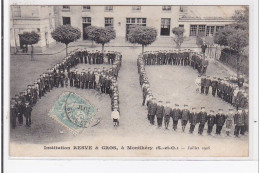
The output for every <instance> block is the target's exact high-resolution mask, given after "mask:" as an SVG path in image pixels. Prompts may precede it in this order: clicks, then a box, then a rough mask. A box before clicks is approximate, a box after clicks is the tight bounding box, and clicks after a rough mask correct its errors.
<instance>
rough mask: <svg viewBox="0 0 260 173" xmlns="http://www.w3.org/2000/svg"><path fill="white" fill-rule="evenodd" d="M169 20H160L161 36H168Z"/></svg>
mask: <svg viewBox="0 0 260 173" xmlns="http://www.w3.org/2000/svg"><path fill="white" fill-rule="evenodd" d="M170 27H171V19H169V18H162V19H161V35H165V36H166V35H170Z"/></svg>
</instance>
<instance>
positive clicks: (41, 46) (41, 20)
mask: <svg viewBox="0 0 260 173" xmlns="http://www.w3.org/2000/svg"><path fill="white" fill-rule="evenodd" d="M10 8H11V10H10V11H11V14H10V44H11V45H10V46H11V52H17V51H18V52H19V51H22V48H23V45H24V44H23V43H22V42H21V41H20V39H19V34H22V33H23V32H31V31H35V32H37V33H38V34H39V35H40V41H39V42H38V43H37V44H35V45H34V48H35V51H36V52H42V51H44V50H45V49H46V48H48V47H49V46H50V45H52V44H54V43H55V41H54V40H53V39H52V37H51V32H52V30H53V29H54V28H55V16H54V7H53V6H11V7H10ZM28 49H29V50H28V51H30V46H29V47H28Z"/></svg>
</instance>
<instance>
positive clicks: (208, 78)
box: [205, 76, 211, 95]
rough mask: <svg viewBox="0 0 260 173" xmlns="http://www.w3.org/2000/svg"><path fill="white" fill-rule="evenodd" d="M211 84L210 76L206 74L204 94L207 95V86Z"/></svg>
mask: <svg viewBox="0 0 260 173" xmlns="http://www.w3.org/2000/svg"><path fill="white" fill-rule="evenodd" d="M210 86H211V80H210V77H209V76H207V78H206V80H205V93H206V95H208V93H209V87H210Z"/></svg>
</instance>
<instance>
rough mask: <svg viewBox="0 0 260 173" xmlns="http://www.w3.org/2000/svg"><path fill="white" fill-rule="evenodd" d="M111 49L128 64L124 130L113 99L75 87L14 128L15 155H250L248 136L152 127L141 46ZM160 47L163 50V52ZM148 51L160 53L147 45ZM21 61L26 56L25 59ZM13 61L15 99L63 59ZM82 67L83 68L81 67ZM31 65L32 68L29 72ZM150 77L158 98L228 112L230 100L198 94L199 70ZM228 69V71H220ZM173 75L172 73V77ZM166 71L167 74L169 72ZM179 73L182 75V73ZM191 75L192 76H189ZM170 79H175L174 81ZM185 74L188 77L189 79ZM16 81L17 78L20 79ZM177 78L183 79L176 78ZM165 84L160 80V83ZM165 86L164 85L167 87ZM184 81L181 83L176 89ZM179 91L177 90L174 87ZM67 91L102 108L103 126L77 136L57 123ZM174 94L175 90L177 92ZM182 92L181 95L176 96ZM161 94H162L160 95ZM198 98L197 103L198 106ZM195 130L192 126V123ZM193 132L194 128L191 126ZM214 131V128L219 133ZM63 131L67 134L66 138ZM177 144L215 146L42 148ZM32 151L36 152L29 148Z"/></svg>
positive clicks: (155, 71)
mask: <svg viewBox="0 0 260 173" xmlns="http://www.w3.org/2000/svg"><path fill="white" fill-rule="evenodd" d="M105 49H106V50H116V51H120V52H122V55H123V62H122V67H121V69H120V72H119V78H118V85H119V96H120V100H119V101H120V116H121V117H120V126H119V127H118V128H114V127H113V125H112V121H111V119H110V113H111V111H110V98H109V96H107V95H99V94H97V92H96V91H94V90H82V89H75V88H59V89H55V90H53V91H51V93H48V94H47V95H46V97H43V98H42V99H41V100H40V101H39V102H38V103H37V105H36V106H35V107H34V108H33V112H32V121H33V124H32V127H31V128H26V127H24V126H19V127H18V128H17V129H15V130H11V134H10V138H11V145H10V148H11V150H10V151H11V152H10V154H11V155H12V156H24V155H25V153H23V152H21V151H23V150H26V151H28V152H27V153H26V155H27V156H161V157H163V156H168V157H169V156H171V157H175V156H176V157H188V156H247V154H248V137H247V136H242V137H240V138H234V137H229V138H228V137H225V135H224V134H223V135H221V136H216V137H214V135H213V136H207V135H205V134H204V135H203V136H199V135H198V134H197V127H196V129H195V133H194V135H190V134H188V129H186V132H185V133H182V132H181V131H180V127H178V131H177V132H174V131H173V130H164V129H158V128H157V127H156V126H151V125H150V124H149V123H148V121H147V118H146V115H147V110H146V108H145V107H144V106H142V105H141V103H142V93H141V88H140V85H139V77H138V73H137V68H136V59H137V55H138V54H139V53H140V52H141V48H139V47H137V48H132V47H130V48H117V47H113V48H105ZM158 49H160V48H158ZM146 50H156V48H154V47H153V48H149V47H147V48H146ZM20 58H21V57H20ZM20 58H18V57H14V58H13V57H11V95H14V94H15V93H16V92H17V91H20V90H21V89H22V88H23V87H25V86H26V85H27V83H29V82H30V81H33V80H34V79H36V78H37V76H38V75H39V74H41V73H42V72H43V71H44V70H45V69H47V68H48V67H49V66H50V65H51V64H53V63H54V62H57V61H59V60H60V59H61V58H62V56H61V55H60V57H59V56H57V55H56V56H55V58H53V57H52V56H49V57H48V56H46V57H43V56H41V58H40V57H37V61H35V62H29V57H28V58H26V59H20ZM80 66H81V65H80ZM28 67H29V68H28ZM210 68H212V71H211V70H208V74H215V75H226V74H224V72H223V73H222V72H221V73H218V70H219V69H218V67H217V66H216V65H214V63H210V66H209V69H210ZM146 69H147V72H148V77H149V80H150V81H151V87H152V90H153V92H154V94H157V97H161V98H162V95H164V96H165V97H167V98H168V99H172V100H173V102H176V103H182V102H183V103H184V102H189V103H190V104H192V103H193V104H194V106H199V107H200V106H201V105H203V104H206V105H208V106H212V107H213V106H214V107H225V108H228V107H229V105H227V104H226V103H225V102H223V101H221V100H219V99H218V98H213V97H212V96H205V95H200V94H197V93H196V91H195V87H194V86H195V83H194V81H195V77H196V76H197V74H196V71H194V70H193V69H191V68H190V67H186V68H183V67H172V66H165V67H147V68H146ZM220 70H222V69H220ZM166 71H167V73H166ZM165 73H166V74H165ZM177 74H178V75H177ZM185 75H186V76H185ZM167 76H168V78H169V76H170V77H171V79H168V78H167ZM184 76H185V77H184ZM14 79H15V80H14ZM176 79H177V80H176ZM157 81H159V82H157ZM162 82H164V83H163V85H162ZM177 83H178V85H176V84H177ZM173 88H174V89H173ZM65 91H71V92H75V93H76V94H78V95H80V96H81V97H83V98H85V99H87V100H89V101H90V102H91V103H92V104H93V105H95V106H96V107H97V108H98V110H99V111H98V115H97V117H101V122H100V123H99V124H98V125H97V126H94V127H91V128H87V129H86V130H85V131H84V132H83V133H82V134H80V135H77V136H73V135H72V134H70V133H69V132H68V131H67V130H66V128H64V127H62V126H61V125H60V124H59V123H57V122H56V121H54V120H52V119H51V118H50V117H49V116H48V112H49V111H50V109H51V108H52V105H53V104H54V103H55V101H56V100H57V99H58V97H59V96H60V95H61V94H62V93H63V92H65ZM173 91H174V92H173ZM176 91H177V92H176ZM159 93H161V95H159ZM194 99H196V101H195V102H194ZM188 126H189V125H188ZM187 128H188V127H187ZM213 130H214V129H213ZM60 131H63V132H64V134H60ZM43 144H44V145H45V144H46V145H47V144H48V145H65V146H66V145H70V146H71V145H75V144H76V145H94V146H95V145H118V146H120V145H144V146H146V145H153V146H157V145H175V146H179V147H183V148H186V149H187V147H188V145H189V146H200V147H201V146H210V147H211V149H210V150H208V151H207V152H201V151H200V152H196V151H194V152H193V151H192V152H188V151H187V152H186V150H185V151H182V150H178V151H161V152H158V151H157V150H153V151H152V152H145V151H132V152H131V151H125V150H122V151H118V152H113V151H107V152H103V151H102V150H99V151H93V152H90V151H89V152H88V151H79V152H74V151H73V150H72V151H70V152H66V153H64V152H59V151H53V150H51V151H44V152H40V151H41V150H42V145H43ZM29 148H30V150H28V149H29Z"/></svg>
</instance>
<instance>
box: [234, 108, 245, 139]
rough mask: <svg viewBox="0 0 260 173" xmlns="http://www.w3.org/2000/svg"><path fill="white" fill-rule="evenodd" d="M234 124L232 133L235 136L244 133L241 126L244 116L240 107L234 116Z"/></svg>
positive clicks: (243, 123) (243, 122)
mask: <svg viewBox="0 0 260 173" xmlns="http://www.w3.org/2000/svg"><path fill="white" fill-rule="evenodd" d="M234 124H235V131H234V135H235V136H236V137H238V136H239V134H241V135H244V134H243V130H242V128H243V126H244V125H245V117H244V116H243V112H242V109H241V108H239V109H238V112H237V113H236V114H235V116H234Z"/></svg>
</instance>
